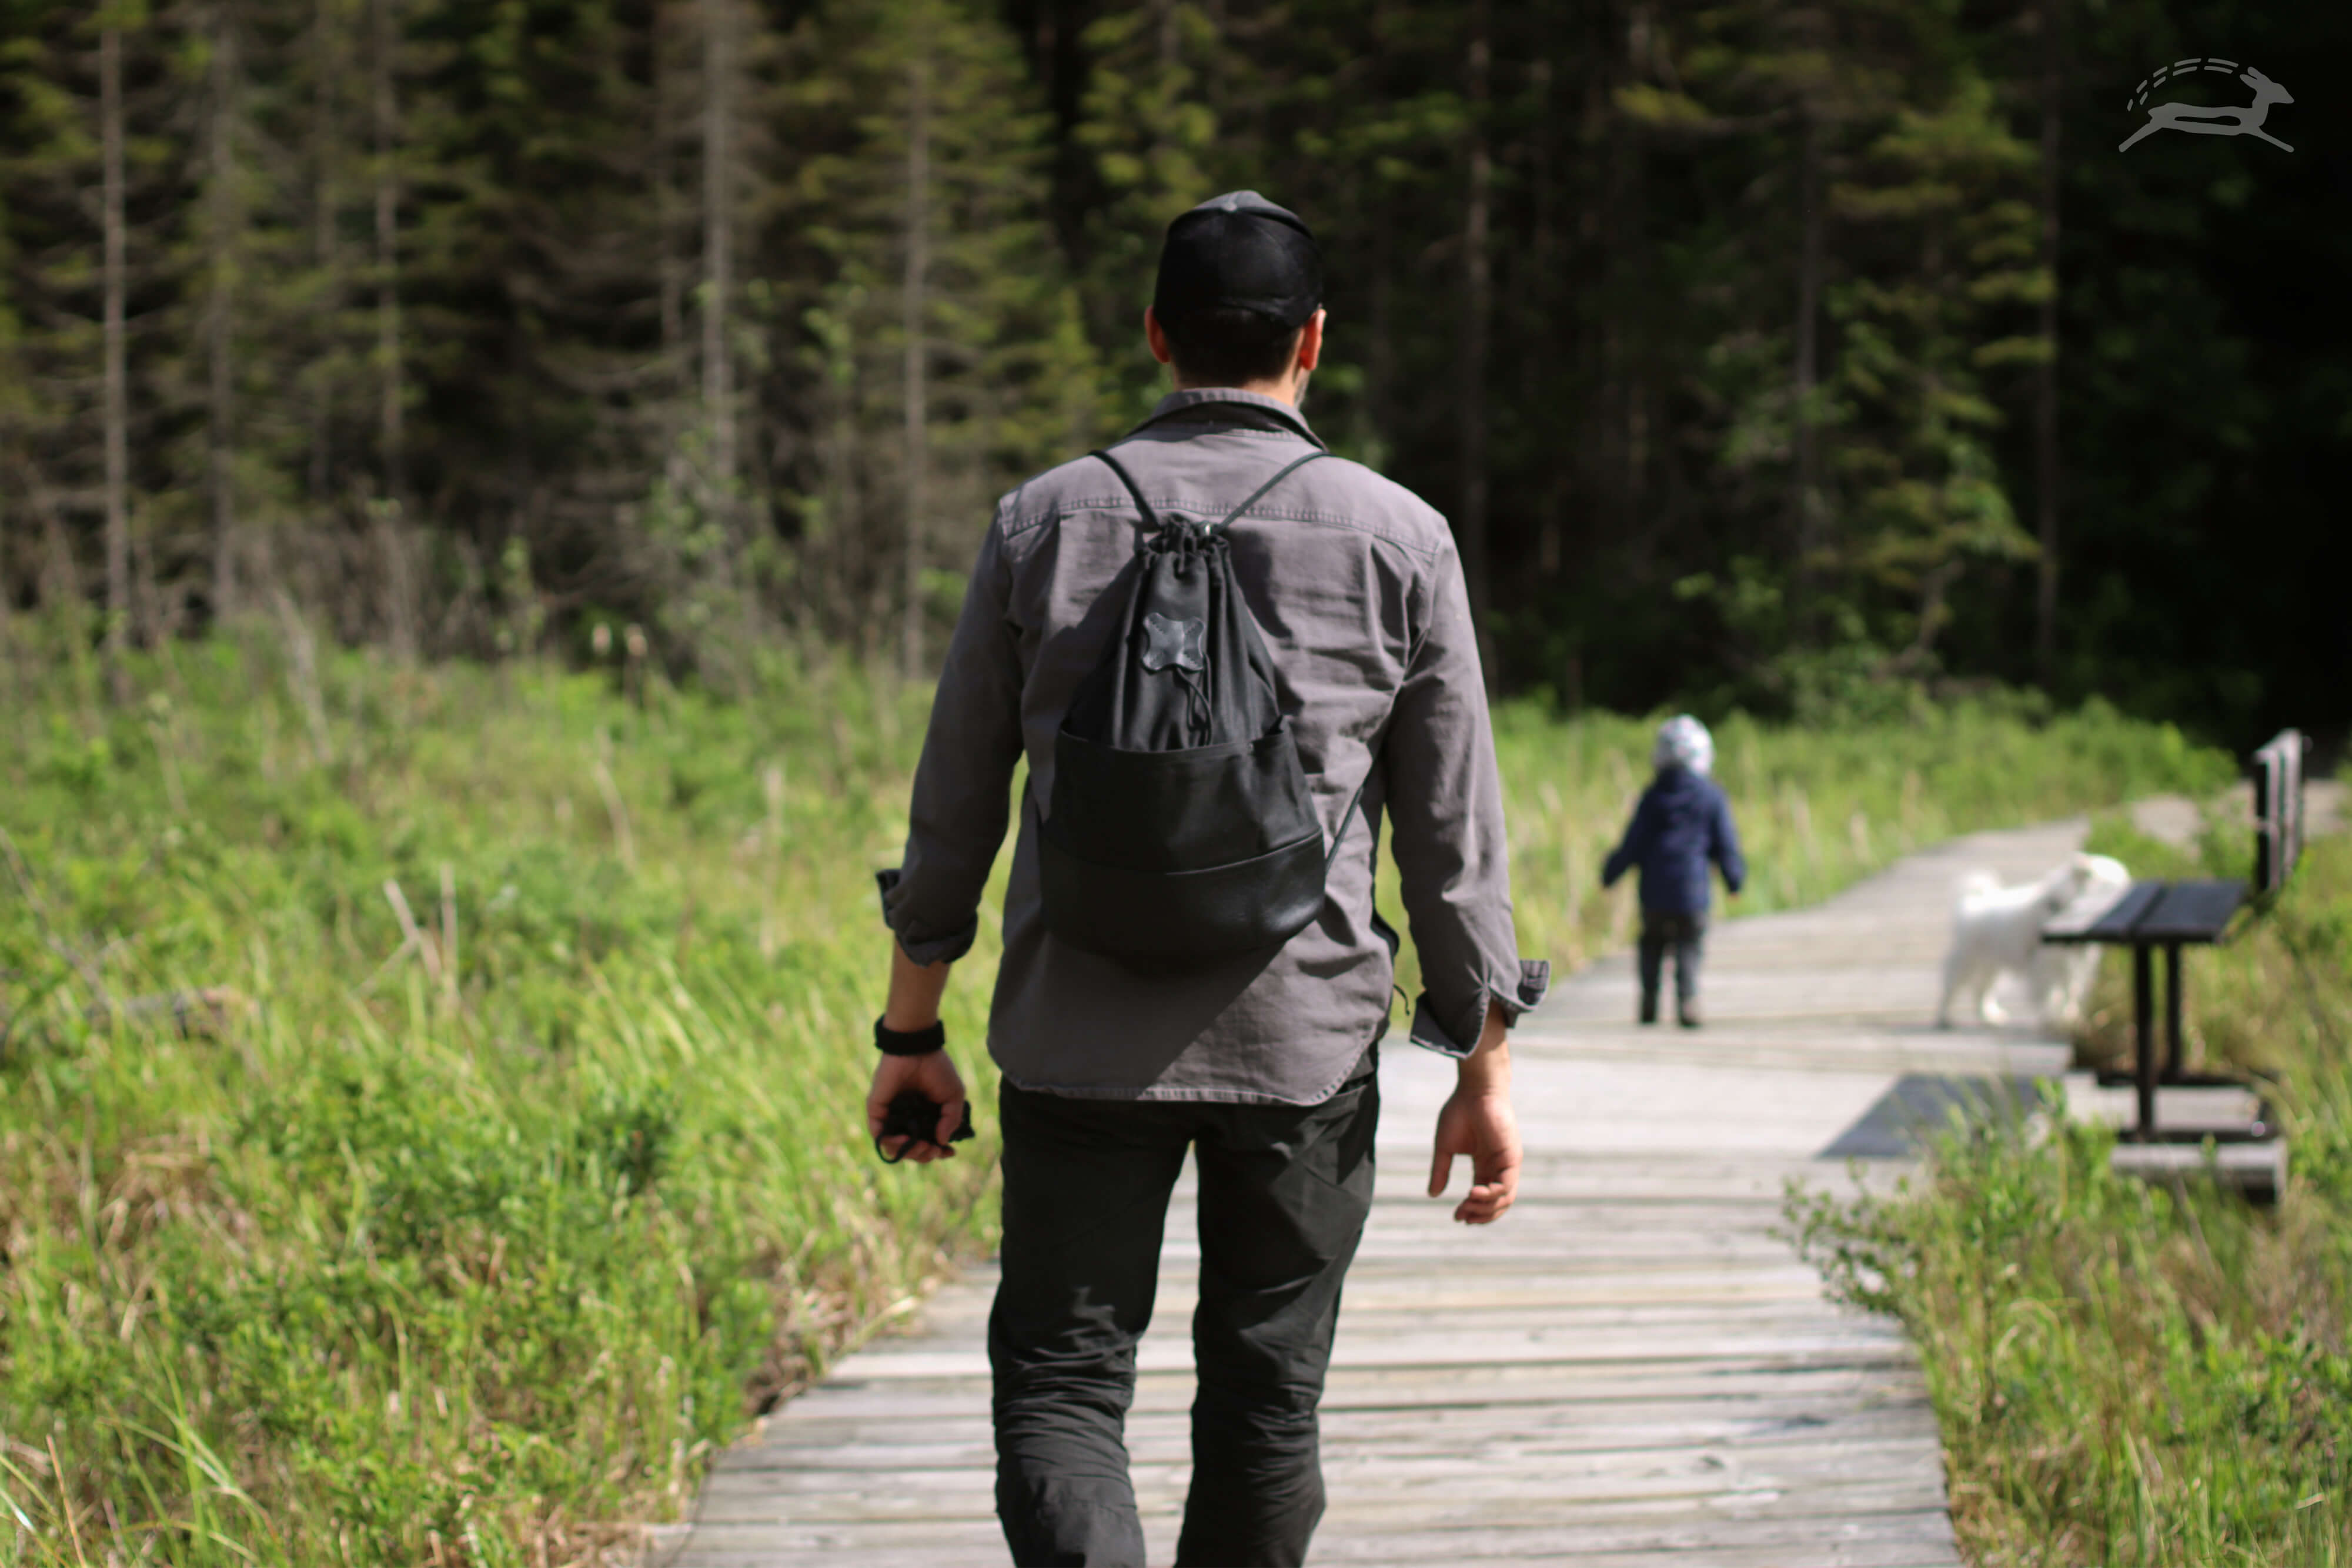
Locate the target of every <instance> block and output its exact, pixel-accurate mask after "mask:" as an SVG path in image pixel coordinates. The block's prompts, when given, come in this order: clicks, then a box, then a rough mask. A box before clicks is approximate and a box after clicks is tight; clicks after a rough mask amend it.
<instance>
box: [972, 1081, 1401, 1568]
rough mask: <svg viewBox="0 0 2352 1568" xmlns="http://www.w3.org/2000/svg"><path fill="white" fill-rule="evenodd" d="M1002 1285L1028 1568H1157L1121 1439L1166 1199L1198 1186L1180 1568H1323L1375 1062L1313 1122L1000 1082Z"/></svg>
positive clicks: (996, 1341) (999, 1354) (1375, 1094)
mask: <svg viewBox="0 0 2352 1568" xmlns="http://www.w3.org/2000/svg"><path fill="white" fill-rule="evenodd" d="M1001 1115H1002V1118H1003V1130H1004V1243H1003V1253H1002V1258H1001V1262H1002V1267H1003V1281H1002V1282H1001V1283H1000V1284H999V1286H998V1288H997V1292H996V1305H995V1310H994V1311H993V1312H992V1313H991V1314H990V1317H989V1322H988V1354H989V1361H990V1364H991V1365H992V1367H993V1369H994V1371H995V1376H996V1396H995V1414H996V1511H997V1517H998V1518H999V1519H1000V1520H1001V1521H1003V1525H1004V1539H1005V1542H1006V1544H1008V1545H1009V1546H1011V1547H1012V1549H1013V1562H1014V1563H1019V1564H1022V1565H1024V1568H1027V1565H1030V1564H1048V1563H1070V1564H1087V1565H1088V1568H1108V1565H1112V1564H1117V1565H1120V1568H1142V1564H1143V1561H1144V1556H1143V1530H1142V1526H1141V1523H1140V1522H1139V1520H1138V1518H1137V1516H1136V1508H1135V1490H1134V1488H1133V1486H1132V1485H1131V1484H1130V1482H1129V1479H1128V1461H1127V1446H1126V1442H1125V1439H1124V1432H1125V1428H1126V1420H1127V1411H1128V1406H1129V1404H1130V1403H1131V1402H1132V1401H1133V1399H1134V1396H1135V1345H1136V1340H1137V1338H1138V1337H1139V1335H1141V1334H1142V1333H1143V1331H1144V1328H1145V1327H1146V1325H1148V1324H1149V1323H1150V1322H1151V1306H1152V1298H1153V1294H1154V1292H1155V1291H1156V1290H1157V1288H1158V1285H1159V1277H1160V1235H1161V1231H1162V1229H1163V1228H1164V1227H1165V1225H1166V1222H1167V1218H1168V1199H1169V1195H1170V1193H1171V1190H1172V1189H1173V1187H1174V1186H1175V1183H1176V1177H1177V1174H1178V1172H1179V1171H1180V1170H1181V1168H1182V1166H1183V1162H1184V1151H1185V1149H1186V1147H1187V1146H1188V1145H1189V1146H1191V1147H1192V1149H1193V1151H1194V1159H1195V1162H1196V1164H1197V1165H1198V1166H1199V1170H1200V1181H1201V1200H1200V1234H1201V1304H1200V1308H1199V1310H1198V1311H1197V1312H1194V1314H1193V1317H1192V1347H1193V1357H1194V1361H1195V1364H1196V1366H1197V1369H1198V1375H1199V1380H1200V1381H1199V1389H1198V1392H1197V1395H1196V1396H1195V1397H1194V1399H1193V1402H1192V1492H1191V1495H1190V1496H1189V1498H1188V1499H1187V1500H1186V1503H1185V1509H1184V1528H1183V1532H1182V1534H1181V1537H1180V1538H1179V1540H1178V1542H1177V1545H1176V1562H1177V1563H1178V1564H1180V1568H1192V1565H1198V1568H1272V1565H1285V1564H1291V1563H1303V1562H1305V1561H1306V1557H1307V1542H1308V1540H1309V1539H1310V1538H1311V1537H1312V1536H1313V1534H1314V1532H1315V1526H1316V1523H1317V1522H1318V1521H1319V1520H1320V1519H1321V1518H1322V1516H1323V1471H1322V1465H1321V1461H1320V1456H1319V1453H1318V1446H1317V1429H1316V1406H1318V1404H1319V1403H1320V1401H1321V1399H1322V1396H1323V1376H1324V1373H1325V1370H1326V1369H1327V1368H1328V1366H1329V1364H1330V1360H1331V1335H1332V1331H1333V1329H1334V1328H1335V1326H1336V1325H1337V1324H1338V1322H1339V1286H1340V1282H1341V1281H1342V1279H1343V1278H1344V1277H1345V1276H1346V1274H1347V1271H1348V1265H1349V1262H1351V1261H1352V1260H1354V1258H1355V1255H1356V1244H1357V1242H1358V1240H1359V1239H1361V1237H1362V1235H1363V1229H1364V1219H1365V1217H1366V1216H1367V1215H1368V1214H1369V1213H1370V1211H1371V1200H1372V1132H1373V1128H1374V1126H1375V1125H1376V1124H1377V1123H1378V1122H1379V1120H1380V1085H1379V1082H1378V1080H1377V1079H1376V1078H1375V1077H1374V1076H1373V1071H1372V1060H1371V1058H1370V1057H1369V1056H1368V1057H1367V1059H1366V1061H1365V1064H1364V1065H1363V1066H1362V1067H1361V1068H1360V1069H1358V1071H1357V1072H1356V1074H1355V1075H1354V1076H1353V1077H1351V1078H1350V1079H1349V1082H1347V1083H1345V1084H1344V1085H1342V1086H1341V1087H1340V1089H1339V1092H1337V1093H1335V1094H1333V1095H1332V1096H1331V1098H1329V1099H1328V1100H1326V1101H1324V1102H1323V1103H1320V1104H1318V1105H1311V1106H1295V1105H1235V1104H1213V1103H1182V1102H1166V1101H1102V1100H1073V1099H1066V1098H1063V1097H1061V1096H1058V1095H1053V1094H1040V1093H1035V1092H1027V1091H1024V1090H1021V1089H1017V1088H1015V1087H1013V1085H1012V1084H1010V1083H1007V1084H1005V1085H1004V1087H1003V1100H1002V1103H1001Z"/></svg>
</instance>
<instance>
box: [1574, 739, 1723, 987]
mask: <svg viewBox="0 0 2352 1568" xmlns="http://www.w3.org/2000/svg"><path fill="white" fill-rule="evenodd" d="M1650 760H1651V762H1652V764H1653V765H1654V767H1655V768H1657V770H1658V771H1657V777H1656V778H1654V779H1652V780H1651V781H1650V787H1649V788H1648V789H1644V790H1643V791H1642V802H1641V804H1640V805H1638V806H1636V807H1634V808H1633V821H1631V822H1629V823H1627V824H1626V827H1625V837H1624V840H1623V841H1622V842H1621V843H1619V844H1618V846H1617V848H1616V851H1615V852H1614V853H1612V854H1611V855H1610V857H1609V860H1608V863H1607V864H1605V865H1603V866H1602V867H1601V886H1603V887H1609V886H1611V885H1612V884H1614V883H1615V882H1616V881H1617V879H1618V878H1619V877H1621V876H1623V875H1624V874H1625V873H1626V872H1627V870H1629V869H1630V868H1632V867H1633V866H1639V867H1641V868H1642V939H1641V948H1640V955H1641V967H1642V1014H1641V1017H1642V1021H1643V1023H1655V1022H1657V1021H1658V981H1659V979H1660V977H1661V976H1660V971H1661V970H1662V969H1663V968H1664V964H1665V957H1666V955H1667V953H1668V952H1672V953H1673V955H1674V959H1675V1018H1676V1019H1678V1020H1679V1021H1680V1022H1681V1024H1682V1026H1683V1027H1684V1028H1685V1029H1696V1028H1697V1027H1698V1026H1699V1009H1698V966H1699V959H1700V956H1701V954H1702V949H1703V948H1704V947H1705V946H1706V912H1707V904H1708V902H1709V898H1708V895H1709V893H1710V891H1711V890H1710V889H1709V887H1708V884H1707V874H1706V871H1707V865H1708V862H1714V863H1715V864H1716V865H1717V866H1719V867H1721V868H1722V871H1723V885H1724V887H1725V889H1726V890H1727V892H1729V893H1730V894H1733V895H1734V896H1735V897H1736V896H1738V893H1739V888H1740V884H1741V883H1745V882H1746V881H1747V880H1748V862H1746V861H1744V860H1742V859H1741V858H1740V855H1739V831H1738V829H1737V828H1735V827H1733V826H1732V823H1731V802H1730V800H1728V799H1727V797H1726V796H1725V795H1724V792H1723V786H1722V785H1720V784H1717V782H1716V781H1715V780H1714V779H1710V778H1708V777H1707V773H1708V771H1709V770H1710V769H1712V768H1714V766H1715V737H1713V736H1711V735H1709V734H1707V732H1706V726H1705V725H1703V724H1701V723H1699V721H1698V720H1696V719H1695V718H1693V717H1691V716H1690V715H1688V714H1678V715H1676V716H1675V717H1673V718H1670V719H1668V720H1666V722H1665V723H1664V724H1662V725H1660V726H1659V727H1658V744H1657V746H1656V747H1654V749H1653V750H1652V752H1651V756H1650Z"/></svg>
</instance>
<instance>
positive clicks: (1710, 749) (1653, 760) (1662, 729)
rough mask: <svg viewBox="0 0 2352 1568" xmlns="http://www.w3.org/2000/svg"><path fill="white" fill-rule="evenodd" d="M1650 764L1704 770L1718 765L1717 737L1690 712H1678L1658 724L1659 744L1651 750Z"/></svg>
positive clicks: (1698, 771)
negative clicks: (1716, 756) (1716, 760)
mask: <svg viewBox="0 0 2352 1568" xmlns="http://www.w3.org/2000/svg"><path fill="white" fill-rule="evenodd" d="M1650 765H1651V766H1652V767H1654V768H1689V769H1690V770H1691V771H1692V772H1694V773H1705V772H1706V771H1708V770H1709V769H1710V768H1714V766H1715V737H1713V736H1711V735H1709V734H1707V732H1706V726H1705V725H1703V724H1701V723H1699V721H1698V720H1696V719H1695V718H1693V717H1691V716H1690V715H1688V714H1686V713H1678V714H1676V715H1675V716H1674V717H1672V718H1670V719H1668V720H1666V722H1665V723H1664V724H1662V725H1660V726H1658V744H1657V746H1656V747H1655V748H1654V749H1653V750H1652V751H1651V753H1650Z"/></svg>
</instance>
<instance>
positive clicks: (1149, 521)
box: [1087, 447, 1257, 533]
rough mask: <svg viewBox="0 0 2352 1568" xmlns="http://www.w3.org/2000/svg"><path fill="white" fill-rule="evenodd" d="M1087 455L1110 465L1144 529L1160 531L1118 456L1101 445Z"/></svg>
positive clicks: (1155, 513)
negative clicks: (1133, 504) (1125, 490)
mask: <svg viewBox="0 0 2352 1568" xmlns="http://www.w3.org/2000/svg"><path fill="white" fill-rule="evenodd" d="M1087 456H1089V457H1099V458H1101V459H1102V460H1103V461H1104V462H1105V463H1107V464H1108V465H1110V471H1111V472H1112V473H1114V474H1116V475H1118V482H1119V483H1120V484H1122V485H1124V486H1127V493H1128V494H1129V496H1131V497H1134V498H1135V506H1136V509H1137V510H1138V511H1139V512H1141V513H1142V514H1143V527H1144V530H1145V531H1146V532H1147V533H1158V532H1159V531H1160V514H1159V513H1157V512H1155V511H1153V510H1152V509H1151V503H1150V502H1149V501H1147V500H1145V499H1144V498H1143V490H1142V487H1141V486H1138V485H1137V484H1136V482H1135V476H1134V475H1132V474H1130V473H1129V472H1128V471H1127V465H1126V464H1124V463H1121V462H1120V461H1119V460H1118V458H1116V457H1113V456H1112V455H1110V454H1109V453H1108V451H1105V450H1104V449H1102V448H1101V447H1097V448H1096V449H1095V450H1094V451H1092V452H1090V453H1088V454H1087ZM1250 499H1251V500H1253V501H1255V500H1256V499H1257V497H1255V496H1252V497H1250Z"/></svg>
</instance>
